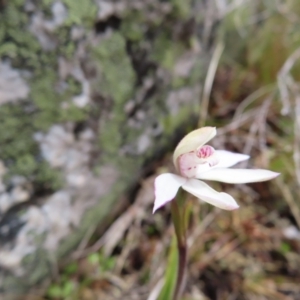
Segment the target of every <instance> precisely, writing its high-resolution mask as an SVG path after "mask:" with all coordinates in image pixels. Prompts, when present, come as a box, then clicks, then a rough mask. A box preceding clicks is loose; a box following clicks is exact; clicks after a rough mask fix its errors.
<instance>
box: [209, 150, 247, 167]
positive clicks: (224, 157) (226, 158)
mask: <svg viewBox="0 0 300 300" xmlns="http://www.w3.org/2000/svg"><path fill="white" fill-rule="evenodd" d="M215 153H216V156H217V157H218V159H219V163H218V164H216V165H215V166H214V168H229V167H231V166H233V165H235V164H237V163H239V162H241V161H244V160H247V159H249V158H250V156H249V155H246V154H241V153H235V152H230V151H226V150H216V151H215Z"/></svg>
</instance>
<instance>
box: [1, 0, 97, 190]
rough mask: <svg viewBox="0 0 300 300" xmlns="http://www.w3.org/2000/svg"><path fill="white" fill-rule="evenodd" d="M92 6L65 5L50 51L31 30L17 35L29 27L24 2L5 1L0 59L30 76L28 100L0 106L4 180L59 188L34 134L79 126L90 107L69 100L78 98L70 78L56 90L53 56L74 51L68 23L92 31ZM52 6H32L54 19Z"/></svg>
mask: <svg viewBox="0 0 300 300" xmlns="http://www.w3.org/2000/svg"><path fill="white" fill-rule="evenodd" d="M92 2H93V1H91V0H90V1H84V2H82V5H78V4H77V3H76V5H74V3H73V1H67V0H66V1H64V3H65V4H66V6H67V7H68V9H69V14H68V16H69V17H68V19H67V20H66V23H65V24H63V25H62V26H61V27H59V28H57V32H55V33H54V35H55V38H56V42H57V45H58V47H57V48H56V49H53V50H52V51H48V52H45V51H43V50H42V48H41V46H40V44H39V42H38V40H37V39H36V37H34V36H33V35H32V34H31V33H30V31H29V30H22V31H21V30H20V28H28V26H29V24H30V15H29V14H27V13H26V12H25V11H24V9H23V5H24V1H23V0H12V1H8V2H6V3H5V5H4V9H2V10H1V11H0V20H1V22H0V59H3V58H9V59H10V61H11V63H12V66H13V67H15V68H20V69H25V70H28V71H29V72H30V73H31V76H30V78H28V83H29V85H30V87H31V92H30V95H29V97H28V99H26V100H25V101H23V102H22V104H21V105H20V104H15V105H14V104H5V105H2V106H1V110H0V120H1V132H0V144H1V149H0V159H1V160H4V162H5V164H6V166H7V167H8V169H9V172H8V173H7V175H6V180H7V181H9V179H10V177H11V176H14V175H23V176H25V177H26V178H28V179H29V180H31V181H32V182H33V183H36V187H37V188H38V189H40V188H46V189H47V190H49V189H50V190H55V189H57V188H58V187H59V186H61V184H62V183H60V182H61V178H60V175H59V173H58V172H56V171H53V170H52V169H51V168H50V167H49V166H48V164H47V163H46V162H45V161H43V160H42V159H41V157H40V153H39V146H38V144H37V143H36V142H35V141H34V140H33V135H34V133H35V132H36V131H46V130H47V129H49V127H50V126H51V125H53V124H55V123H61V122H67V121H73V122H80V121H83V120H85V119H86V118H87V116H88V108H87V109H80V108H78V107H76V106H75V105H74V104H73V103H72V101H71V99H72V96H74V95H78V94H80V93H81V84H80V83H78V82H77V81H76V80H75V79H74V78H72V77H69V78H67V80H66V82H65V86H64V87H61V86H59V85H58V80H57V78H58V74H57V73H58V64H57V57H58V56H65V57H68V56H71V55H72V54H73V53H74V51H75V48H76V44H75V42H74V41H72V40H71V38H70V30H71V27H70V26H71V25H72V24H74V23H76V22H80V23H82V24H84V25H85V26H89V27H91V26H92V21H93V20H94V17H95V13H96V5H95V4H94V3H92ZM52 3H54V1H52V0H51V1H49V0H48V1H47V0H44V1H41V2H39V3H36V5H37V6H38V8H39V9H40V10H41V11H43V12H44V14H45V15H47V16H49V18H52V16H51V9H50V7H51V4H52ZM87 7H89V8H91V9H90V10H88V9H87ZM88 20H89V21H88ZM45 66H49V68H45ZM62 107H64V108H62Z"/></svg>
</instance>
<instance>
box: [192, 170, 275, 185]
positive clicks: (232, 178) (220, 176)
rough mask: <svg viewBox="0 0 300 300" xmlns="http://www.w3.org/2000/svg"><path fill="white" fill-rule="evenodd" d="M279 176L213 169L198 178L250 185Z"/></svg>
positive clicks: (259, 171) (265, 171) (272, 173)
mask: <svg viewBox="0 0 300 300" xmlns="http://www.w3.org/2000/svg"><path fill="white" fill-rule="evenodd" d="M279 174H280V173H276V172H272V171H269V170H262V169H213V170H210V171H207V172H203V173H200V174H197V178H199V179H204V180H214V181H221V182H226V183H249V182H260V181H266V180H270V179H273V178H275V177H277V176H278V175H279Z"/></svg>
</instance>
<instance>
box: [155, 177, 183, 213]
mask: <svg viewBox="0 0 300 300" xmlns="http://www.w3.org/2000/svg"><path fill="white" fill-rule="evenodd" d="M186 180H187V179H186V178H183V177H181V176H178V175H175V174H170V173H165V174H161V175H159V176H157V177H156V178H155V182H154V188H155V192H154V193H155V201H154V208H153V213H154V212H155V211H156V210H157V209H158V208H160V207H161V206H163V205H165V204H166V203H167V202H169V201H171V200H173V199H174V198H175V196H176V194H177V191H178V189H179V188H180V187H181V186H182V185H183V184H184V183H185V182H186Z"/></svg>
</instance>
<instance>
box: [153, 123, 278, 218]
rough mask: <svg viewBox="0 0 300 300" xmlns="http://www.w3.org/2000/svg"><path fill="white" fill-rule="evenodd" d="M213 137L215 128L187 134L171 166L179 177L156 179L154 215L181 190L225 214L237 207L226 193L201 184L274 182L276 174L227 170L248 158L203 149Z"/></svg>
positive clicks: (251, 170)
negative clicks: (211, 181) (221, 210)
mask: <svg viewBox="0 0 300 300" xmlns="http://www.w3.org/2000/svg"><path fill="white" fill-rule="evenodd" d="M215 135H216V128H215V127H203V128H200V129H197V130H194V131H192V132H191V133H189V134H187V135H186V136H185V137H184V138H183V139H182V140H181V142H180V143H179V144H178V146H177V147H176V149H175V151H174V155H173V162H174V165H175V167H176V170H177V172H178V174H179V175H175V174H171V173H165V174H161V175H159V176H158V177H157V178H156V179H155V202H154V208H153V213H154V212H155V211H156V210H157V209H158V208H160V207H162V206H164V205H165V204H166V203H167V202H169V201H171V200H173V199H174V198H175V196H176V194H177V191H178V189H179V188H180V187H182V188H183V189H184V190H186V191H187V192H189V193H191V194H192V195H194V196H196V197H197V198H199V199H201V200H203V201H206V202H208V203H210V204H212V205H214V206H217V207H219V208H222V209H226V210H234V209H237V208H238V207H239V205H238V204H237V202H236V201H235V200H234V199H233V197H232V196H230V195H229V194H227V193H223V192H217V191H216V190H214V189H213V188H211V187H210V186H209V185H207V184H206V183H204V182H203V181H202V180H214V181H220V182H226V183H233V184H237V183H250V182H259V181H266V180H270V179H273V178H275V177H276V176H278V175H279V173H275V172H272V171H269V170H262V169H230V167H232V166H233V165H235V164H237V163H239V162H241V161H244V160H247V159H249V156H248V155H245V154H239V153H234V152H230V151H226V150H215V149H214V148H213V147H211V146H208V145H206V143H207V142H208V141H209V140H211V139H212V138H213V137H214V136H215Z"/></svg>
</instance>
